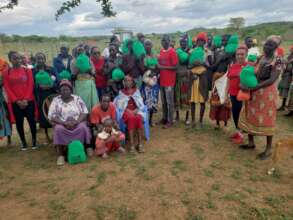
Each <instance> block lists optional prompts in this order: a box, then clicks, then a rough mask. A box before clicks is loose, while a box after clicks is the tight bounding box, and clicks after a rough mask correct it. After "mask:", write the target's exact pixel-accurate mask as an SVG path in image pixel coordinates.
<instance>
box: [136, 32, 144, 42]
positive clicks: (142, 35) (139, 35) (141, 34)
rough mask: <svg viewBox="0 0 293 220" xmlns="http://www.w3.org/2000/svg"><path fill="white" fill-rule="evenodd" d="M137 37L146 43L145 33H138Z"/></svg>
mask: <svg viewBox="0 0 293 220" xmlns="http://www.w3.org/2000/svg"><path fill="white" fill-rule="evenodd" d="M136 37H137V39H138V40H139V41H140V42H141V43H142V44H144V39H145V36H144V34H143V33H137V35H136Z"/></svg>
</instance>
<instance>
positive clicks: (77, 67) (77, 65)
mask: <svg viewBox="0 0 293 220" xmlns="http://www.w3.org/2000/svg"><path fill="white" fill-rule="evenodd" d="M71 67H72V68H71V69H72V70H71V71H72V74H73V75H74V78H76V80H75V88H74V93H75V94H76V95H78V96H80V97H81V98H82V100H83V101H84V102H85V104H86V107H87V109H89V110H91V109H92V108H93V107H94V106H95V105H96V104H97V103H98V96H97V90H96V85H95V81H94V70H93V69H92V64H91V62H90V59H89V58H88V56H87V55H86V54H85V50H84V48H83V47H82V46H79V47H77V49H76V58H75V59H74V60H73V61H72V64H71Z"/></svg>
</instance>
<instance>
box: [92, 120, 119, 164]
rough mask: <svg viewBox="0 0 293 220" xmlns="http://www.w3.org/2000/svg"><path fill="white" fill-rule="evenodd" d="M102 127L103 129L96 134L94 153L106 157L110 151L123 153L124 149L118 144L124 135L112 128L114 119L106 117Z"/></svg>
mask: <svg viewBox="0 0 293 220" xmlns="http://www.w3.org/2000/svg"><path fill="white" fill-rule="evenodd" d="M103 127H104V128H103V130H102V131H101V132H100V133H98V134H97V138H96V150H95V151H96V154H97V155H98V156H102V158H104V159H106V158H107V157H108V153H110V152H111V151H118V152H120V153H125V149H124V148H123V147H121V146H120V141H123V140H124V139H125V135H124V134H123V133H122V132H120V131H117V130H116V129H115V128H114V121H113V120H112V119H106V120H105V121H104V123H103Z"/></svg>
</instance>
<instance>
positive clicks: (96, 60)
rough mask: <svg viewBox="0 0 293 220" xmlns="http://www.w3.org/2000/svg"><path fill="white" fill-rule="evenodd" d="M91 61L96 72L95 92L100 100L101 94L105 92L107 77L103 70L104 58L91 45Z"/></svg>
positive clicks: (98, 50)
mask: <svg viewBox="0 0 293 220" xmlns="http://www.w3.org/2000/svg"><path fill="white" fill-rule="evenodd" d="M91 62H92V64H93V67H94V70H95V73H96V77H95V78H96V89H97V94H98V97H99V101H101V99H102V96H103V95H104V94H105V93H106V89H107V80H108V79H107V75H106V73H105V71H104V65H105V58H104V57H102V56H101V52H100V49H99V48H98V47H92V49H91Z"/></svg>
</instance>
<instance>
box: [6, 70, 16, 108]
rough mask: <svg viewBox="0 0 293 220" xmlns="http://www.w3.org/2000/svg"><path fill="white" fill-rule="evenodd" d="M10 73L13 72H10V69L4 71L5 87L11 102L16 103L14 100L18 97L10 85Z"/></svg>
mask: <svg viewBox="0 0 293 220" xmlns="http://www.w3.org/2000/svg"><path fill="white" fill-rule="evenodd" d="M8 74H11V73H9V70H7V71H6V72H4V74H3V87H4V90H5V92H6V94H7V96H8V100H9V101H10V102H11V103H14V102H16V101H17V97H16V95H15V94H14V92H13V89H12V88H11V87H10V84H9V75H8Z"/></svg>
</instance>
